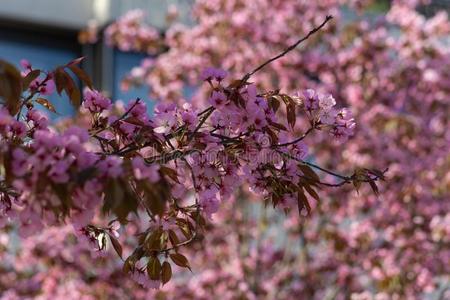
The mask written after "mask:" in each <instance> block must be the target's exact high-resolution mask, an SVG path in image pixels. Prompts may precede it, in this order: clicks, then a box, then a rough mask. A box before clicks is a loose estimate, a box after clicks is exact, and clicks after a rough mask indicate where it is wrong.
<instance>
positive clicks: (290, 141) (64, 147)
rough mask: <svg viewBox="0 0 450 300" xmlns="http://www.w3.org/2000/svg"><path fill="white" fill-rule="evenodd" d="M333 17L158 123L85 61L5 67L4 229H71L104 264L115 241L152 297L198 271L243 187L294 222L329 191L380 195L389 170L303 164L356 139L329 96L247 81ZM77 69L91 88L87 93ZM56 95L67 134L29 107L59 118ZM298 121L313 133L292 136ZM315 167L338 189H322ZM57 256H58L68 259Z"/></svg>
mask: <svg viewBox="0 0 450 300" xmlns="http://www.w3.org/2000/svg"><path fill="white" fill-rule="evenodd" d="M329 20H331V17H329V16H327V17H326V18H325V19H324V21H323V22H322V23H321V24H320V25H319V26H318V27H316V28H314V29H312V30H311V31H310V32H309V33H308V34H307V35H306V36H305V37H304V38H302V39H300V40H298V41H296V42H295V43H294V44H292V45H291V46H289V47H287V48H286V49H285V50H284V51H282V52H281V53H280V54H279V55H277V56H274V57H273V58H271V59H269V60H267V61H266V62H264V63H263V64H261V65H259V66H258V67H257V68H255V69H253V70H252V71H250V72H248V73H246V74H245V75H244V76H243V77H242V78H240V79H236V80H226V79H227V77H229V76H228V73H227V72H226V71H224V70H221V69H216V68H207V69H205V70H204V71H203V73H202V74H201V79H202V80H203V81H204V82H205V83H206V84H207V86H208V87H209V89H210V92H209V93H208V96H207V100H206V101H205V102H207V103H208V106H207V107H206V108H204V107H203V108H202V107H198V108H197V107H196V106H194V105H192V104H190V103H187V102H181V101H180V103H178V105H176V104H173V103H172V104H171V103H162V104H159V105H157V106H156V108H155V111H154V116H149V115H148V113H147V107H146V104H145V102H143V101H142V100H141V99H136V100H134V101H131V102H129V103H128V105H127V106H126V107H123V106H121V105H120V104H115V105H114V104H113V103H112V102H111V100H110V99H108V98H106V97H105V96H103V95H102V94H101V93H100V92H98V91H96V90H94V89H93V87H92V82H91V80H90V79H89V77H88V76H86V74H85V73H84V72H83V71H82V69H80V68H79V67H78V65H79V63H80V62H81V60H82V59H77V60H74V61H71V62H69V63H68V64H66V65H63V66H60V67H57V68H56V69H55V70H53V71H44V70H39V69H34V68H33V66H32V65H31V64H30V63H29V62H27V61H23V62H22V67H23V71H22V72H19V71H18V70H17V69H16V68H15V67H14V66H13V65H11V64H9V63H8V62H6V61H2V62H1V69H0V71H1V75H2V76H1V85H0V87H1V89H0V96H1V97H2V99H3V107H2V109H1V111H0V113H1V124H0V125H1V126H0V132H1V141H2V144H1V149H0V150H1V152H0V153H1V157H0V158H1V160H0V161H1V163H2V164H1V166H2V169H1V171H2V173H1V176H2V177H1V185H0V187H1V194H0V196H1V198H0V200H1V205H2V206H1V213H2V219H1V220H2V223H3V224H6V225H7V224H14V223H16V224H17V225H18V231H19V235H20V236H22V237H34V236H36V235H38V233H39V232H41V231H42V230H43V229H44V228H46V227H48V226H58V225H59V226H61V225H62V224H65V223H71V224H72V225H73V228H74V230H75V234H76V235H77V237H78V240H80V243H81V244H80V246H78V247H77V246H73V247H74V248H73V249H71V250H72V251H80V252H83V251H86V247H89V246H91V248H93V249H95V250H96V251H97V252H98V253H97V254H100V255H102V252H103V251H104V250H105V249H106V245H107V244H110V245H111V246H112V248H114V250H115V251H116V252H117V254H118V256H119V257H121V258H122V259H123V260H124V262H123V272H124V273H129V274H130V276H131V277H132V278H134V279H135V280H136V281H137V282H139V283H140V284H142V285H143V286H145V287H153V288H158V287H159V286H160V285H161V284H165V283H167V282H168V281H169V280H170V279H171V277H172V265H177V266H179V267H182V268H187V269H190V268H191V267H190V263H189V261H188V258H187V257H186V256H185V255H183V254H182V253H181V252H182V251H183V246H187V245H188V244H191V243H192V242H193V241H195V240H196V239H197V238H198V237H199V235H200V234H205V236H206V235H207V232H206V231H204V230H203V228H204V227H205V226H207V225H208V223H209V222H210V219H211V218H212V216H213V215H214V214H215V213H217V212H218V211H219V210H220V204H221V202H226V201H227V199H229V198H230V197H232V196H233V194H234V192H235V190H236V189H237V188H238V187H240V186H242V185H243V184H246V185H248V186H249V189H250V191H251V192H253V193H255V194H257V195H259V196H258V197H259V198H260V199H261V201H264V202H265V203H266V205H272V206H273V207H275V208H279V209H281V210H284V211H285V212H286V213H288V212H289V211H291V210H298V211H299V213H300V215H302V214H303V212H309V211H310V210H311V204H310V202H311V201H312V199H315V200H316V201H319V195H318V193H317V190H318V189H320V188H321V187H322V186H331V187H337V186H342V185H346V184H353V185H354V186H356V187H359V186H360V184H361V183H368V184H369V185H370V186H371V187H372V189H373V190H374V192H375V193H378V188H377V186H376V181H377V180H379V179H383V178H384V176H383V174H384V172H381V171H378V170H376V169H363V168H358V169H357V170H356V171H355V172H354V173H353V174H352V175H349V176H347V175H341V174H339V173H337V172H335V171H331V170H328V169H326V168H324V167H321V166H319V165H317V164H315V163H312V162H310V161H307V160H306V156H307V155H308V148H307V144H306V142H305V139H306V137H308V136H309V135H310V134H311V133H312V132H314V131H325V132H326V133H327V136H329V137H331V138H337V139H340V140H343V141H345V140H346V139H347V138H348V137H349V136H351V135H353V131H354V128H355V122H354V119H353V117H352V115H351V113H350V111H349V110H348V109H346V108H342V109H337V108H335V105H336V101H335V100H334V98H333V96H331V95H330V94H323V93H318V92H315V91H314V90H311V89H308V90H306V91H304V92H301V93H298V94H296V95H288V94H284V93H282V92H281V91H280V90H271V91H259V90H258V89H257V87H256V85H255V84H254V83H252V82H250V79H251V78H252V76H253V75H254V74H256V73H257V72H260V71H261V70H262V69H264V68H265V67H266V66H267V65H269V64H271V63H272V62H274V61H276V60H278V59H279V58H281V57H283V56H284V55H286V54H287V53H289V52H290V51H292V50H293V49H294V48H295V47H296V46H297V45H298V44H300V43H302V42H303V41H305V40H306V39H308V38H309V37H310V36H311V35H313V34H314V33H315V32H317V31H318V30H320V29H321V28H322V27H323V26H325V25H326V23H327V22H328V21H329ZM70 73H72V75H74V76H76V77H78V78H79V79H80V80H81V81H83V83H84V84H85V85H86V86H87V89H86V90H85V91H84V93H83V95H82V96H81V93H80V91H79V89H78V87H77V86H76V85H75V83H74V80H73V78H72V75H70ZM55 89H56V92H57V93H58V94H60V95H61V94H62V93H66V94H67V95H68V96H69V98H70V101H71V102H72V104H73V105H74V106H76V107H80V110H79V116H78V117H77V119H76V120H74V121H73V122H72V123H71V124H61V125H59V126H57V127H52V126H50V125H49V122H48V119H47V117H46V116H45V115H44V114H43V113H42V112H40V111H39V110H37V109H36V108H35V106H36V105H42V106H44V107H45V108H47V109H48V110H50V111H54V107H53V105H52V103H51V102H50V101H49V100H47V99H46V98H45V96H46V95H48V94H50V93H52V92H54V90H55ZM82 99H83V101H81V100H82ZM281 110H285V113H278V112H279V111H281ZM299 113H302V114H303V116H304V117H303V124H301V125H306V124H308V128H307V129H305V130H304V133H303V134H302V135H301V136H296V131H297V130H299V129H298V128H297V129H296V130H294V129H295V128H296V124H298V122H297V119H298V118H297V116H298V114H299ZM314 170H320V171H322V172H325V173H327V174H328V175H330V176H332V177H335V178H336V179H337V180H335V181H331V182H329V181H326V180H324V179H322V178H320V177H319V176H318V175H317V174H316V173H315V171H314ZM143 220H144V222H142V221H143ZM139 222H141V223H139ZM133 223H138V225H134V226H135V227H137V228H138V229H134V231H135V232H134V233H135V236H136V240H135V243H134V246H133V247H131V249H130V253H129V254H128V255H124V247H123V246H122V243H121V242H120V241H119V239H118V237H119V234H118V230H119V228H120V227H121V224H122V225H123V226H124V227H128V226H133ZM130 224H131V225H130ZM64 228H65V229H64V230H66V227H64ZM55 230H56V229H55ZM202 232H203V233H202ZM60 242H61V243H62V244H64V243H69V242H70V241H65V240H64V239H63V240H62V241H60ZM75 245H76V243H75ZM44 248H45V247H44ZM60 251H61V249H60V250H58V249H55V250H53V251H51V252H53V253H54V255H55V256H60V255H64V254H63V253H60ZM67 256H68V257H70V256H73V254H70V253H66V258H67ZM77 260H78V258H77V259H75V261H77ZM55 272H57V271H55Z"/></svg>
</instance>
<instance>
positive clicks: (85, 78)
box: [69, 65, 94, 90]
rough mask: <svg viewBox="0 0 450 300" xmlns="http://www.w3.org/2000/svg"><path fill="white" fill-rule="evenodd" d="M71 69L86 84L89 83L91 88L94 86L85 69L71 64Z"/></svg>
mask: <svg viewBox="0 0 450 300" xmlns="http://www.w3.org/2000/svg"><path fill="white" fill-rule="evenodd" d="M69 69H70V70H71V71H72V72H73V73H74V74H75V75H76V76H77V77H78V78H79V79H80V80H81V81H83V83H84V84H85V85H87V86H88V87H89V88H90V89H91V90H92V89H93V88H94V87H93V84H92V79H91V78H90V77H89V75H87V74H86V72H84V71H83V69H81V68H79V67H77V66H76V65H70V66H69Z"/></svg>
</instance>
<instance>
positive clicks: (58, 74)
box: [54, 68, 66, 95]
mask: <svg viewBox="0 0 450 300" xmlns="http://www.w3.org/2000/svg"><path fill="white" fill-rule="evenodd" d="M54 78H55V85H56V91H57V92H58V95H61V93H62V91H63V90H64V87H65V85H66V77H65V76H64V70H63V69H62V68H57V69H56V70H55V72H54Z"/></svg>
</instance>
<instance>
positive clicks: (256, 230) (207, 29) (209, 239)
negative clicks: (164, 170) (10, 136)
mask: <svg viewBox="0 0 450 300" xmlns="http://www.w3.org/2000/svg"><path fill="white" fill-rule="evenodd" d="M374 2H375V1H326V2H325V1H289V0H284V1H273V0H272V1H263V0H260V1H259V0H258V1H238V0H236V1H233V0H232V1H196V3H195V5H194V9H193V12H194V18H195V21H196V25H195V26H193V27H184V26H181V25H177V24H174V25H173V26H172V27H171V28H170V29H169V30H168V32H167V33H166V35H165V36H164V37H162V36H158V34H157V31H155V30H154V29H152V28H151V27H150V26H147V25H145V23H144V18H143V13H142V12H137V11H135V12H132V13H131V14H128V15H126V16H125V17H124V18H122V19H120V20H118V22H116V23H114V24H113V25H112V26H111V27H109V28H108V30H107V31H106V37H107V40H108V41H109V42H110V44H111V45H114V46H117V47H119V48H120V49H123V50H134V51H144V52H147V53H150V54H155V53H160V54H159V56H157V57H155V58H152V59H146V60H144V61H143V63H142V65H141V66H140V67H137V68H135V69H133V70H132V71H131V72H130V76H129V77H128V78H126V80H125V81H124V83H123V87H124V88H128V87H129V86H130V85H132V84H135V83H137V84H142V83H144V84H147V85H149V86H150V87H151V93H152V96H153V97H156V98H157V99H158V100H160V101H163V102H169V103H178V105H179V107H182V105H183V104H184V102H183V101H184V100H182V99H183V90H184V88H185V87H186V86H196V85H198V79H199V77H200V76H201V75H202V74H201V71H202V70H203V69H204V66H205V65H212V66H220V67H223V68H224V69H226V70H227V71H228V72H229V74H230V75H228V76H227V78H230V77H231V78H243V77H244V76H245V74H246V72H248V65H255V66H256V65H259V64H260V63H261V62H263V61H265V60H266V59H267V57H271V56H273V55H275V54H276V53H277V52H278V51H280V52H281V51H282V49H285V48H286V47H288V46H290V45H292V44H293V43H294V42H295V40H294V39H295V38H296V37H297V36H298V35H299V34H307V32H308V31H309V30H310V29H312V28H313V26H314V24H317V25H319V24H320V23H321V22H322V21H323V18H325V15H326V14H333V15H334V16H335V19H336V20H337V21H336V22H333V23H329V24H328V25H327V27H326V30H322V31H321V32H320V33H318V34H317V36H316V38H315V37H312V38H310V39H309V40H308V43H307V44H303V46H302V47H301V48H300V49H299V50H298V51H297V50H295V51H291V52H289V53H288V54H286V57H285V58H284V59H282V60H276V61H274V62H272V63H271V64H269V65H267V66H265V68H264V70H263V71H261V72H257V73H256V74H253V75H252V77H251V78H252V79H251V81H254V83H255V84H256V86H257V88H258V90H263V91H276V90H277V89H279V88H281V90H282V91H284V92H285V93H288V94H289V95H294V96H291V98H292V99H293V100H294V101H296V99H297V98H296V96H297V94H296V93H295V92H296V90H297V89H298V87H299V86H300V87H302V88H304V87H309V88H313V89H315V90H317V91H319V93H321V94H324V93H323V92H324V91H327V92H331V93H332V94H333V96H334V97H335V98H336V100H337V102H339V103H344V102H346V103H347V104H349V105H351V107H352V112H353V113H354V115H355V119H356V120H358V126H357V127H356V128H355V129H356V134H355V135H354V136H353V137H352V138H351V139H350V140H349V141H347V142H346V143H345V145H341V143H339V142H332V143H330V142H331V141H332V140H330V139H329V137H328V136H327V135H323V134H314V131H317V129H314V130H313V131H312V132H309V133H308V139H309V141H310V142H309V143H308V146H309V149H312V148H314V150H315V151H314V159H315V160H317V161H319V162H322V163H323V165H324V166H326V167H327V168H329V169H330V170H348V169H349V168H353V167H354V166H356V165H358V166H378V167H379V168H382V169H384V168H385V167H387V166H389V168H390V169H389V172H388V176H389V181H388V182H387V183H386V184H383V185H382V186H381V187H380V189H381V190H380V192H381V195H380V196H379V197H375V196H374V195H373V194H371V193H367V191H366V189H365V187H364V186H362V187H360V189H359V193H356V192H354V191H353V190H352V189H349V188H346V187H345V186H343V187H342V188H339V189H333V193H330V194H327V196H326V197H325V198H324V199H323V200H322V201H321V202H316V201H308V204H310V205H311V206H312V208H311V209H312V212H311V214H310V215H309V216H308V217H307V218H304V217H302V218H299V217H298V214H293V213H290V214H288V215H287V216H286V217H285V216H283V215H282V216H280V214H276V213H275V214H274V213H271V210H270V209H263V210H262V209H261V207H260V206H259V204H260V203H261V198H260V197H255V196H254V194H253V193H252V194H248V193H246V194H245V196H242V194H241V193H242V192H245V190H246V189H244V191H239V192H238V193H237V194H236V193H234V195H231V196H230V197H229V198H228V199H227V200H226V201H223V202H221V209H219V210H218V211H217V212H216V213H214V214H213V222H209V221H208V222H205V225H204V226H203V227H202V230H201V231H199V233H198V234H197V236H196V238H195V239H194V241H193V242H191V244H190V245H189V247H184V248H182V249H181V250H182V251H183V253H184V254H185V255H186V257H188V258H189V264H190V266H192V270H193V272H194V274H192V273H189V274H188V275H187V276H182V277H178V278H174V280H172V281H171V282H169V283H167V284H166V285H165V286H164V288H163V289H162V290H160V291H157V292H154V291H147V289H146V288H145V287H144V288H143V289H139V288H138V287H136V286H134V285H132V284H131V282H130V281H129V277H130V276H123V274H124V273H122V272H121V271H120V270H118V266H117V265H115V264H114V260H113V259H96V260H95V261H93V260H91V259H89V257H90V256H92V255H96V254H101V255H102V256H105V255H110V254H111V251H109V252H104V251H88V250H89V249H90V248H92V244H91V246H90V245H89V243H90V242H89V241H93V242H95V241H96V240H95V239H92V240H91V239H84V240H82V239H79V240H78V242H77V243H76V245H77V247H74V243H73V236H72V234H71V233H70V232H72V229H71V226H66V227H65V228H63V229H61V230H53V229H44V233H43V234H41V235H39V234H35V235H33V236H32V237H30V238H28V239H27V240H26V243H25V244H24V245H23V251H22V252H20V253H18V255H16V256H11V254H10V253H6V252H2V258H6V259H5V261H10V262H11V261H13V262H15V264H14V265H13V266H11V265H9V266H7V267H9V268H10V269H9V271H8V272H6V271H5V272H6V273H5V274H6V275H5V276H1V280H0V287H1V289H5V290H8V294H7V295H6V296H5V297H11V298H14V295H21V293H23V294H26V295H29V294H33V293H34V294H35V295H41V297H42V298H44V299H48V298H51V299H54V298H55V297H57V295H67V294H68V293H67V289H72V293H73V290H74V289H76V291H77V293H79V294H73V297H74V299H80V298H81V297H82V296H83V297H86V299H91V298H100V297H101V295H102V294H107V295H110V297H112V298H114V297H115V298H127V297H129V298H136V299H141V298H144V299H145V298H148V297H157V298H161V299H174V298H175V299H179V298H180V299H186V298H187V299H210V298H212V297H214V296H215V295H220V296H221V297H223V298H225V299H236V298H238V299H239V298H242V299H274V298H277V299H297V298H305V299H310V298H311V299H325V298H328V299H333V298H336V299H348V298H353V299H423V298H425V297H426V295H431V297H433V298H436V299H445V298H446V297H448V293H447V294H446V293H445V288H446V286H447V287H448V285H449V278H448V274H449V269H448V263H447V262H448V260H449V259H448V257H449V252H448V243H449V240H448V236H449V228H450V227H449V214H448V209H449V202H448V199H449V197H450V195H449V190H450V178H449V176H448V170H449V156H448V153H449V152H450V151H449V145H450V142H449V141H450V137H449V135H448V132H447V131H446V130H445V128H448V117H447V116H448V115H449V114H450V112H449V101H448V99H449V90H448V86H449V85H448V82H449V75H450V74H449V72H448V70H447V69H448V68H446V66H447V65H448V62H449V52H448V46H446V44H445V43H446V41H445V38H446V37H448V34H449V22H448V19H447V15H446V13H445V12H439V13H437V14H436V15H435V16H434V17H432V18H429V19H426V18H425V17H424V16H422V15H421V14H419V13H418V12H417V11H415V10H414V7H415V6H416V5H418V4H426V2H427V1H392V5H391V7H390V9H389V11H388V12H387V13H386V14H385V15H381V14H380V15H377V16H375V17H374V18H370V16H367V15H366V14H365V11H366V9H367V7H370V6H371V5H373V4H374ZM343 6H344V9H342V7H343ZM424 7H425V9H427V6H424ZM349 11H351V12H354V14H353V15H350V16H349V15H348V12H349ZM299 16H301V18H299ZM309 26H311V27H309ZM91 34H92V32H91ZM90 39H91V40H95V39H94V38H92V37H91V38H90ZM194 41H195V42H194ZM211 72H212V73H211ZM214 73H216V71H214V70H209V74H214ZM218 73H219V76H220V73H221V72H218ZM205 75H207V74H205ZM229 82H230V83H231V81H229ZM212 83H213V84H215V85H217V84H218V82H215V81H214V82H212ZM221 84H222V85H223V84H224V83H223V80H222V81H221ZM212 91H213V90H211V86H210V85H209V83H206V84H203V85H200V86H199V89H198V92H197V93H196V94H195V97H194V98H193V99H192V103H193V104H194V105H195V106H196V107H202V108H203V107H208V106H210V105H212V104H213V105H214V104H215V105H219V106H220V101H222V100H221V98H222V97H220V94H216V95H215V97H214V98H213V97H211V96H212ZM308 94H311V92H305V95H300V96H302V98H303V100H306V99H308V98H307V97H306V96H307V95H308ZM315 94H317V93H315ZM315 94H313V95H315ZM276 98H278V99H279V100H281V101H280V102H281V103H282V105H285V104H284V101H283V99H282V98H281V99H280V98H279V97H278V96H277V97H276ZM321 98H322V99H324V98H326V97H323V96H321ZM217 101H219V103H217ZM269 101H272V100H270V99H269ZM322 101H324V100H322ZM41 102H43V103H46V102H44V101H42V100H41ZM303 103H307V104H306V105H310V108H312V107H317V101H312V102H311V103H310V104H309V102H308V100H307V101H305V102H303ZM314 103H315V104H314ZM331 103H332V102H331ZM302 105H304V104H302ZM302 107H303V108H302V110H303V112H304V114H302V115H298V118H297V120H296V126H295V127H294V132H295V137H292V141H294V140H295V139H296V138H301V137H302V136H303V134H305V133H306V132H308V129H309V128H310V125H311V124H310V123H309V113H310V112H309V111H308V110H307V109H306V110H305V108H304V106H302ZM111 109H113V110H114V113H115V114H116V115H117V116H118V117H120V116H121V115H122V114H124V113H125V112H126V109H125V108H121V107H120V106H116V107H114V108H111ZM328 111H329V110H328ZM328 111H327V112H328ZM311 112H314V114H316V113H318V114H319V115H320V117H319V118H320V119H321V120H325V119H326V114H324V111H322V112H319V111H316V110H315V109H314V110H311ZM85 113H86V111H85ZM216 113H217V111H216V112H214V113H213V114H212V115H211V116H210V117H209V118H211V119H210V120H213V119H214V118H213V117H214V114H216ZM332 113H333V112H332ZM277 114H278V116H279V117H281V116H282V115H284V116H283V117H282V118H286V109H285V107H282V108H279V109H278V111H277ZM84 116H87V117H81V118H80V120H78V123H77V124H81V123H80V122H86V125H85V126H84V125H83V126H84V127H85V128H89V127H90V126H91V125H90V124H91V123H90V122H91V121H90V120H91V119H90V118H91V117H90V115H89V114H87V115H86V114H84ZM324 116H325V118H324ZM305 117H306V118H305ZM205 124H206V125H208V124H209V121H205ZM161 125H164V122H163V123H162V124H161ZM206 125H205V126H206ZM283 125H284V126H285V127H286V128H287V129H288V128H289V129H290V127H289V123H288V122H287V120H286V121H285V122H283ZM208 126H209V125H208ZM162 127H163V128H160V130H164V127H165V126H162ZM219 134H220V133H219ZM232 137H233V136H232ZM245 138H246V137H245ZM261 141H265V142H267V141H270V139H263V140H261ZM338 141H339V140H338ZM301 142H305V141H304V140H303V139H302V140H301ZM301 144H303V143H301ZM174 146H175V147H177V145H174ZM169 147H170V146H169ZM292 147H294V146H292ZM295 148H297V147H295ZM301 148H304V146H302V147H300V149H301ZM296 151H298V150H296ZM300 153H301V152H300ZM310 153H312V152H311V150H309V151H308V155H310ZM335 153H339V155H336V154H335ZM252 157H254V156H252ZM310 158H311V156H309V159H308V162H313V160H311V159H310ZM178 166H179V164H178V165H177V170H178ZM172 168H173V167H172ZM173 169H175V168H173ZM320 173H321V174H319V175H322V174H324V173H323V172H320ZM163 176H166V175H163ZM169 180H170V179H169ZM320 180H322V181H324V180H329V181H328V183H333V184H334V183H337V182H336V181H334V177H333V176H331V175H326V174H324V176H321V177H320ZM308 197H309V196H308ZM191 203H192V200H191ZM284 204H285V203H284V201H283V202H280V203H279V204H278V205H277V210H280V209H283V208H284V207H285V206H284ZM142 215H145V213H144V214H143V213H142V212H141V216H142ZM140 219H141V221H138V219H137V218H134V215H129V216H128V218H127V220H128V221H129V222H128V223H127V225H126V226H122V229H121V232H122V235H121V237H120V242H121V247H122V248H123V252H124V253H125V252H128V253H131V252H132V251H133V250H134V249H135V248H134V247H135V246H136V244H135V243H134V239H130V238H125V237H127V236H128V237H131V236H133V235H135V234H138V233H140V232H144V231H145V230H146V229H147V228H148V224H149V223H148V222H147V221H146V218H145V217H144V218H142V217H141V218H140ZM142 220H144V221H142ZM102 221H103V222H105V221H104V219H103V220H102V218H101V216H95V217H94V221H93V222H94V224H101V222H102ZM117 224H118V223H117V222H116V223H112V224H110V225H108V224H107V223H105V224H104V226H103V227H104V228H110V229H111V230H112V231H110V233H111V234H112V235H113V236H115V233H114V230H115V229H114V228H117ZM269 225H270V226H269ZM273 226H275V227H273ZM113 227H114V228H113ZM58 229H59V228H58ZM283 231H284V233H282V232H283ZM106 233H107V232H106ZM177 234H178V235H179V236H180V237H184V236H183V233H182V232H178V231H177ZM55 236H58V239H55V238H54V237H55ZM101 236H105V237H107V235H101ZM49 237H53V239H50V238H49ZM177 237H178V236H177ZM97 241H98V239H97ZM96 243H98V242H96ZM0 244H1V245H2V246H1V247H0V251H4V249H7V248H8V245H9V243H8V237H7V236H5V235H2V237H1V239H0ZM104 244H105V243H102V244H101V245H104ZM111 246H112V245H111V244H110V243H109V242H107V243H106V247H110V248H111ZM96 247H98V246H96ZM66 249H70V250H71V251H67V250H66ZM47 253H48V254H47ZM162 257H163V256H160V258H162ZM161 261H163V259H162V260H161ZM55 262H57V263H55ZM169 262H171V261H170V259H169ZM35 263H36V264H37V263H39V266H41V265H44V268H46V270H47V271H45V273H44V271H42V269H39V272H38V273H35V275H33V276H31V277H30V275H29V273H27V272H29V267H30V264H31V265H34V264H35ZM94 263H95V264H96V267H95V268H94V267H93V264H94ZM141 263H142V262H141ZM10 264H11V263H10ZM173 266H174V265H173V264H172V267H173ZM2 270H3V269H2ZM2 272H3V271H2ZM137 273H138V274H137V275H133V276H132V277H134V279H136V280H137V281H138V282H140V283H142V284H143V285H144V286H155V282H150V281H148V280H147V279H146V276H143V275H139V274H141V273H140V272H137ZM3 278H4V279H3ZM17 282H19V284H17ZM55 295H56V296H55ZM131 295H132V296H131ZM15 297H16V298H17V297H18V296H15ZM18 298H21V297H20V296H19V297H18ZM8 299H10V298H8Z"/></svg>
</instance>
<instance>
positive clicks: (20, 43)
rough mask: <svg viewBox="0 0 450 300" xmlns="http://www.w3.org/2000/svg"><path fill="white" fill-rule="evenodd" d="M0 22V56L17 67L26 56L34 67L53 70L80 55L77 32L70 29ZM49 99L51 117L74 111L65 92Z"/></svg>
mask: <svg viewBox="0 0 450 300" xmlns="http://www.w3.org/2000/svg"><path fill="white" fill-rule="evenodd" d="M0 25H1V26H0V57H1V58H2V59H5V60H7V61H9V62H11V63H13V64H15V65H16V66H17V67H20V64H19V63H20V60H21V59H23V58H25V59H27V60H29V61H30V62H31V63H32V64H33V67H34V68H38V69H43V70H52V69H54V68H55V67H56V66H58V65H62V64H65V63H67V62H69V61H70V60H73V59H75V58H77V57H80V56H81V47H80V46H79V45H78V43H77V41H76V35H73V34H72V33H70V32H67V33H66V32H64V33H61V30H59V31H56V34H55V30H53V29H42V30H36V27H35V26H31V25H21V26H16V27H14V25H13V26H8V25H10V24H8V25H6V26H5V25H4V24H0ZM31 28H33V29H31ZM48 99H49V100H50V101H51V102H52V103H53V105H54V106H55V108H56V111H57V113H58V114H54V113H51V112H48V115H49V117H50V118H51V119H57V118H59V117H61V116H67V115H72V114H73V113H74V108H73V107H72V105H71V104H70V102H69V100H68V98H67V96H66V95H65V94H64V95H63V96H62V97H61V96H59V95H57V94H56V93H55V94H53V95H51V96H49V97H48Z"/></svg>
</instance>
